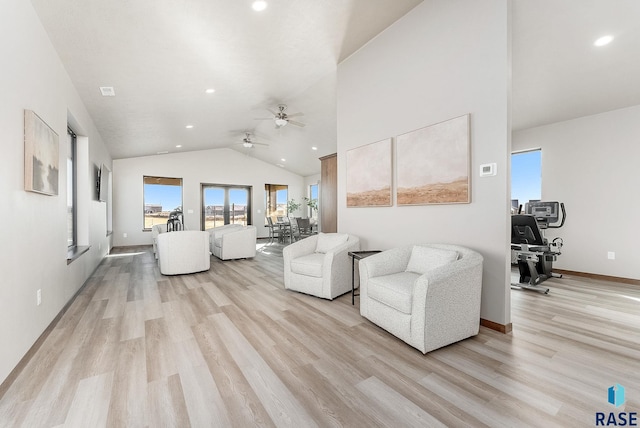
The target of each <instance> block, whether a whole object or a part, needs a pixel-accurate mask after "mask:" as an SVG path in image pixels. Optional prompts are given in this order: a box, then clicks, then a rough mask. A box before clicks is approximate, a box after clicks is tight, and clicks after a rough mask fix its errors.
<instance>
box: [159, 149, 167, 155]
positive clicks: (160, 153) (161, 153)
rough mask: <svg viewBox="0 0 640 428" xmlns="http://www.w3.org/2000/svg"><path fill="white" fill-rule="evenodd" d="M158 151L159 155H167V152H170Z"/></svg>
mask: <svg viewBox="0 0 640 428" xmlns="http://www.w3.org/2000/svg"><path fill="white" fill-rule="evenodd" d="M156 153H158V154H159V155H166V154H167V153H169V150H163V151H161V152H156Z"/></svg>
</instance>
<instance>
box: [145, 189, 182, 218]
mask: <svg viewBox="0 0 640 428" xmlns="http://www.w3.org/2000/svg"><path fill="white" fill-rule="evenodd" d="M143 182H144V207H143V214H142V215H143V218H144V230H151V227H152V226H153V225H155V224H163V223H166V222H167V220H169V214H171V212H172V211H182V178H168V177H143Z"/></svg>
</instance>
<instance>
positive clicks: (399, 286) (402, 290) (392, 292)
mask: <svg viewBox="0 0 640 428" xmlns="http://www.w3.org/2000/svg"><path fill="white" fill-rule="evenodd" d="M419 277H420V275H418V274H417V273H414V272H398V273H394V274H391V275H385V276H378V277H374V278H371V279H370V280H369V297H370V298H371V299H374V300H377V301H378V302H380V303H384V304H385V305H387V306H390V307H392V308H393V309H395V310H397V311H400V312H402V313H405V314H411V296H412V295H413V286H414V284H415V282H416V279H418V278H419Z"/></svg>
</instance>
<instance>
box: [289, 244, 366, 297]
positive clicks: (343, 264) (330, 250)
mask: <svg viewBox="0 0 640 428" xmlns="http://www.w3.org/2000/svg"><path fill="white" fill-rule="evenodd" d="M359 249H360V240H359V239H358V238H357V237H355V236H353V235H348V234H345V233H320V234H318V235H313V236H310V237H308V238H305V239H302V240H300V241H297V242H294V243H293V244H291V245H288V246H286V247H285V248H284V250H282V257H283V259H284V288H286V289H289V290H294V291H299V292H301V293H306V294H311V295H313V296H317V297H322V298H324V299H330V300H333V299H334V298H335V297H337V296H340V295H342V294H344V293H347V292H349V291H351V261H350V259H349V255H348V253H349V251H358V250H359Z"/></svg>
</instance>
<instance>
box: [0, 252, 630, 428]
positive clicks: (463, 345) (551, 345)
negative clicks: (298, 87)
mask: <svg viewBox="0 0 640 428" xmlns="http://www.w3.org/2000/svg"><path fill="white" fill-rule="evenodd" d="M281 254H282V251H281V248H278V247H271V248H267V249H266V250H265V251H264V252H263V253H260V254H258V256H257V257H256V258H255V259H253V260H239V261H229V262H220V261H218V260H217V259H215V258H212V267H211V270H210V271H209V272H205V273H199V274H195V275H184V276H173V277H167V276H162V275H160V274H159V272H158V269H157V267H156V264H155V261H154V258H153V256H152V254H151V252H150V247H139V248H120V249H116V250H115V251H114V252H113V254H112V256H111V257H108V258H107V259H105V260H104V262H103V263H102V264H101V265H100V267H99V268H98V269H97V271H96V272H95V274H94V275H93V276H92V277H91V279H90V280H89V282H88V283H87V285H86V286H85V287H84V289H83V290H82V291H81V293H80V294H79V295H78V296H77V297H76V299H75V301H74V302H73V303H72V304H71V305H70V307H69V308H68V310H67V312H66V313H65V314H64V316H62V318H61V319H60V320H59V322H58V323H57V324H56V325H55V327H54V328H53V329H52V331H51V333H50V334H49V336H48V337H47V339H46V341H45V342H44V343H43V344H42V346H41V347H40V349H39V350H38V351H37V352H36V353H35V355H34V356H33V358H32V359H31V360H30V362H29V363H28V365H27V366H26V367H25V369H24V370H23V371H22V372H21V374H20V375H19V376H18V377H17V378H16V380H15V381H14V382H13V384H12V385H11V386H10V388H9V389H8V390H7V391H6V393H5V394H4V396H3V397H2V398H1V399H0V426H2V427H6V426H11V427H13V426H23V427H29V428H32V427H52V426H69V427H101V426H108V427H125V426H126V427H145V426H149V427H189V426H191V427H211V426H221V427H231V426H235V427H248V426H269V427H273V426H278V427H286V426H292V427H313V426H320V427H328V426H345V427H376V426H383V427H412V426H419V427H436V426H449V427H462V426H473V427H480V426H492V427H526V426H534V427H570V426H594V425H595V412H609V411H613V410H615V411H616V412H618V411H623V410H624V409H626V411H640V310H639V308H640V290H639V289H638V287H637V286H631V285H624V284H617V283H609V282H604V281H596V280H585V279H583V278H578V277H565V278H563V279H552V280H549V281H547V282H546V284H547V285H548V286H549V287H550V288H551V292H550V294H549V295H548V296H545V295H542V294H538V293H535V292H527V291H518V290H513V291H512V307H513V325H514V330H513V333H512V334H506V335H504V334H500V333H498V332H495V331H492V330H489V329H486V328H481V329H480V334H479V335H478V336H477V337H475V338H472V339H468V340H465V341H462V342H460V343H457V344H454V345H451V346H448V347H446V348H443V349H440V350H437V351H434V352H431V353H429V354H427V355H423V354H421V353H420V352H418V351H417V350H415V349H413V348H411V347H409V346H408V345H405V344H404V343H403V342H401V341H399V340H397V339H395V338H394V337H393V336H391V335H390V334H387V333H386V332H385V331H383V330H381V329H380V328H378V327H376V326H375V325H373V324H371V323H370V322H368V321H367V320H365V319H363V318H362V317H360V314H359V312H358V306H357V298H356V306H351V296H350V295H345V296H342V297H340V298H338V299H336V300H334V301H333V302H330V301H326V300H322V299H318V298H314V297H310V296H306V295H302V294H298V293H295V292H290V291H287V290H284V288H283V284H282V258H281ZM615 383H620V384H622V385H623V386H625V387H626V393H627V394H626V396H627V402H626V404H625V405H624V406H623V407H620V408H617V409H615V408H614V407H613V406H611V405H610V404H608V403H607V388H608V387H609V386H611V385H613V384H615Z"/></svg>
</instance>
